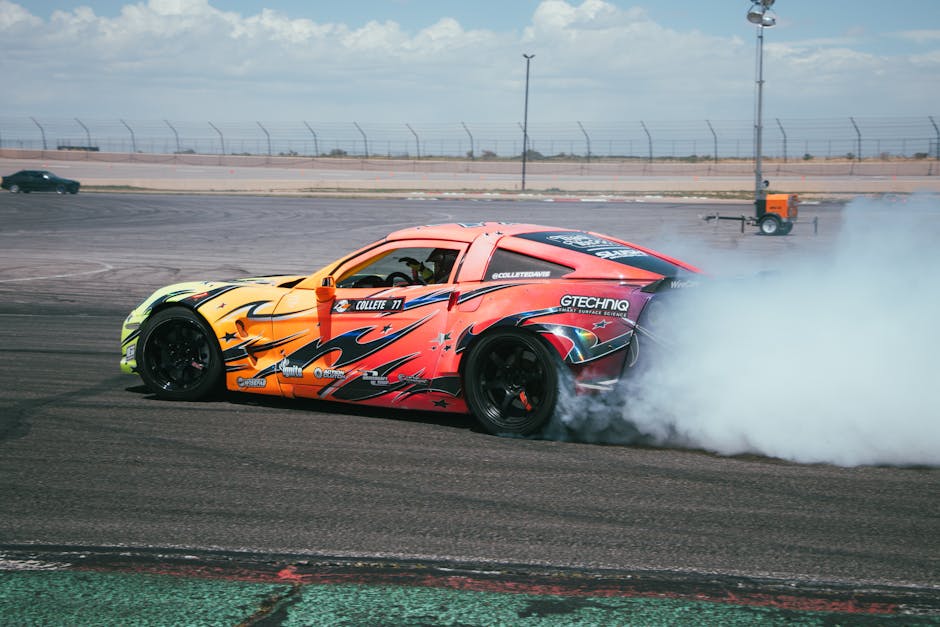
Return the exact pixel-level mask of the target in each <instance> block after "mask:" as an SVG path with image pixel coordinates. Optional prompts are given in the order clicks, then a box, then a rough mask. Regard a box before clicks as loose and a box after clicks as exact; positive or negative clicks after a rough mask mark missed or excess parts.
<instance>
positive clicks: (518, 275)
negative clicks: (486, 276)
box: [490, 270, 552, 281]
mask: <svg viewBox="0 0 940 627" xmlns="http://www.w3.org/2000/svg"><path fill="white" fill-rule="evenodd" d="M550 276H552V273H551V271H550V270H530V271H525V272H522V271H520V272H494V273H493V274H491V275H490V278H491V279H492V280H494V281H499V280H501V279H547V278H549V277H550Z"/></svg>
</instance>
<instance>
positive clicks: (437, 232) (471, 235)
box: [386, 222, 569, 243]
mask: <svg viewBox="0 0 940 627" xmlns="http://www.w3.org/2000/svg"><path fill="white" fill-rule="evenodd" d="M557 230H569V229H556V228H555V227H551V226H540V225H538V224H516V223H512V222H453V223H450V224H428V225H425V226H416V227H411V228H408V229H402V230H400V231H395V232H394V233H391V234H389V236H388V237H387V238H386V239H387V240H389V241H392V240H399V239H442V240H450V241H452V242H466V243H470V242H472V241H473V240H475V239H476V238H478V237H480V236H481V235H517V234H519V233H533V232H538V231H557Z"/></svg>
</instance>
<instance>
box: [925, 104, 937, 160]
mask: <svg viewBox="0 0 940 627" xmlns="http://www.w3.org/2000/svg"><path fill="white" fill-rule="evenodd" d="M927 117H928V118H930V123H931V124H933V132H934V133H936V134H937V145H936V148H937V161H940V128H937V123H936V122H934V121H933V116H932V115H928V116H927Z"/></svg>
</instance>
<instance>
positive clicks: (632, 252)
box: [595, 248, 647, 259]
mask: <svg viewBox="0 0 940 627" xmlns="http://www.w3.org/2000/svg"><path fill="white" fill-rule="evenodd" d="M595 255H596V256H598V257H600V258H601V259H627V258H629V257H646V256H647V254H646V253H644V252H643V251H642V250H637V249H635V248H619V249H617V250H599V251H597V252H596V253H595Z"/></svg>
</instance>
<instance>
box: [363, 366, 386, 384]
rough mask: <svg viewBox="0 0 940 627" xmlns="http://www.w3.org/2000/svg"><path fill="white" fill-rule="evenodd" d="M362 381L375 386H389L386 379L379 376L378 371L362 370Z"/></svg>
mask: <svg viewBox="0 0 940 627" xmlns="http://www.w3.org/2000/svg"><path fill="white" fill-rule="evenodd" d="M362 380H363V381H365V382H367V383H369V384H370V385H375V386H386V385H389V382H388V377H386V376H383V375H381V374H379V371H378V370H363V371H362Z"/></svg>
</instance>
